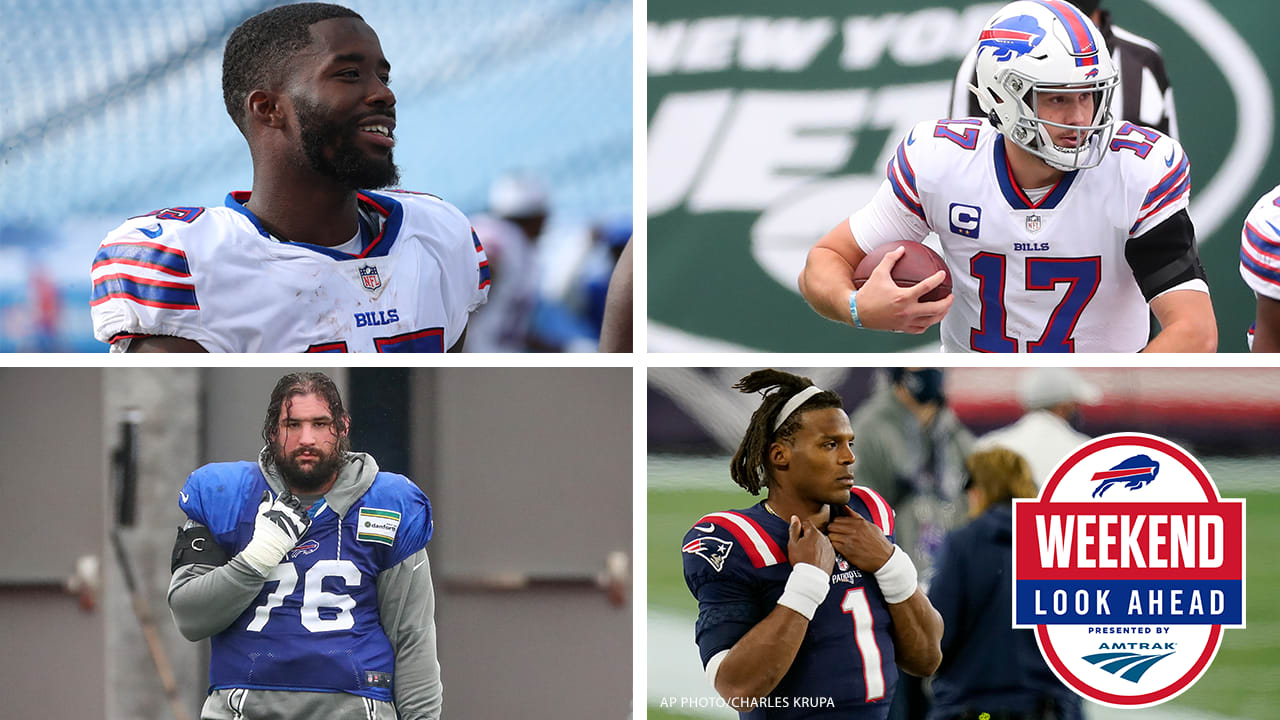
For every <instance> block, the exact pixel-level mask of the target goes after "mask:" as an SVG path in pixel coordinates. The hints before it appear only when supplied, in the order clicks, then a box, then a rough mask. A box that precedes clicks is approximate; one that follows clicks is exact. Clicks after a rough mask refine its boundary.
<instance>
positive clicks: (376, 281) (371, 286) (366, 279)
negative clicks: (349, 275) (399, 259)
mask: <svg viewBox="0 0 1280 720" xmlns="http://www.w3.org/2000/svg"><path fill="white" fill-rule="evenodd" d="M360 282H361V283H362V284H363V285H364V289H365V290H368V291H369V292H374V291H375V290H377V289H378V288H380V287H382V278H380V277H378V268H377V267H376V266H373V265H362V266H361V267H360Z"/></svg>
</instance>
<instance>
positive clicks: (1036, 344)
mask: <svg viewBox="0 0 1280 720" xmlns="http://www.w3.org/2000/svg"><path fill="white" fill-rule="evenodd" d="M976 66H977V86H976V87H971V88H970V90H972V91H973V92H974V93H975V94H976V95H977V98H978V103H979V104H980V105H981V107H982V109H983V111H984V112H985V113H987V117H985V118H968V119H958V120H940V121H937V122H924V123H920V124H918V125H916V126H915V127H914V128H912V130H911V131H910V132H909V133H908V134H907V136H906V138H904V139H903V140H902V142H901V144H899V145H898V148H897V152H896V153H894V154H893V155H892V156H891V158H890V160H889V162H888V166H887V178H886V180H885V181H884V182H883V183H882V184H881V187H880V189H879V191H878V192H877V193H876V195H875V196H874V198H873V199H872V200H871V202H870V203H868V204H867V205H866V206H865V207H863V208H862V209H860V210H858V211H857V212H854V213H853V215H852V216H850V217H849V218H848V220H847V221H846V222H842V223H840V224H839V225H838V226H836V227H835V228H834V229H833V230H832V231H831V232H829V233H827V235H826V236H825V237H823V238H822V239H821V240H820V241H819V242H818V243H817V245H816V246H815V247H814V248H813V249H812V250H810V252H809V257H808V260H807V262H806V265H805V268H804V270H803V271H802V273H801V275H800V280H799V283H800V291H801V293H802V294H803V295H804V297H805V299H806V300H807V301H808V302H809V304H810V305H812V306H813V308H814V309H815V310H816V311H817V312H818V313H819V314H821V315H822V316H823V317H826V318H829V319H831V320H836V321H839V322H844V323H847V324H850V325H854V326H856V327H866V328H874V329H881V330H897V331H905V332H913V333H920V332H924V330H926V329H927V328H928V327H930V326H932V325H934V324H935V323H937V322H939V321H941V323H942V327H941V329H942V345H943V349H944V350H945V351H947V352H1137V351H1147V352H1155V351H1174V352H1178V351H1181V352H1213V351H1214V350H1215V349H1216V348H1217V328H1216V323H1215V321H1214V316H1213V306H1212V304H1211V303H1210V300H1209V287H1208V284H1207V283H1206V281H1205V273H1204V268H1203V267H1202V266H1201V264H1200V258H1199V255H1198V253H1197V251H1196V240H1195V230H1194V228H1193V227H1192V224H1191V219H1190V218H1189V217H1188V215H1187V203H1188V200H1189V198H1190V193H1191V163H1190V160H1189V159H1188V157H1187V154H1186V152H1185V151H1184V150H1183V149H1182V146H1181V145H1179V144H1178V142H1177V141H1176V140H1174V139H1173V138H1170V137H1168V136H1167V135H1164V134H1162V133H1160V132H1158V131H1156V130H1153V129H1151V128H1147V127H1142V126H1139V125H1134V124H1132V123H1117V122H1115V121H1114V119H1113V117H1112V114H1111V105H1112V93H1113V91H1114V90H1115V88H1116V84H1117V82H1118V77H1119V75H1118V72H1117V70H1116V68H1115V66H1114V65H1113V64H1112V60H1111V55H1110V54H1109V53H1108V52H1107V48H1106V46H1105V44H1104V42H1103V39H1102V35H1101V33H1099V32H1098V30H1097V28H1095V27H1094V26H1093V24H1092V23H1091V22H1090V20H1089V19H1088V18H1087V17H1086V16H1085V15H1084V14H1082V13H1081V12H1080V11H1079V10H1077V9H1076V8H1075V7H1074V6H1072V5H1070V4H1068V3H1066V2H1064V1H1063V0H1019V1H1018V2H1013V3H1010V4H1008V5H1006V6H1005V7H1003V8H1002V9H1000V10H999V11H997V12H996V14H995V15H994V16H992V18H991V19H990V20H988V21H987V23H986V25H985V26H984V28H983V30H982V33H981V35H980V36H979V40H978V55H977V61H976ZM930 232H936V233H937V234H938V238H939V241H940V243H941V246H942V253H943V257H944V258H945V260H946V262H947V266H948V268H949V269H950V271H951V276H952V287H953V293H952V295H951V296H949V297H946V298H943V299H941V300H937V301H933V302H928V303H920V302H916V301H917V299H918V298H919V297H921V296H922V295H923V294H924V293H926V292H928V291H929V290H931V289H933V288H934V287H936V286H937V285H938V283H940V282H941V281H942V278H943V273H941V272H938V273H936V274H935V275H934V276H932V277H930V278H927V279H925V280H923V281H921V282H920V283H918V284H917V285H915V286H913V287H908V288H899V287H897V286H896V285H895V284H894V282H893V281H892V280H891V279H890V272H891V269H892V267H893V264H894V263H895V262H896V261H897V259H898V258H899V257H901V255H902V250H895V251H893V252H891V253H889V254H888V255H887V256H886V257H885V259H884V260H883V261H882V262H881V263H880V264H879V265H878V266H877V267H876V269H875V272H873V273H872V275H871V277H870V278H869V279H868V281H867V283H866V284H865V285H864V286H863V288H862V289H860V290H858V291H857V292H855V291H854V286H853V280H852V275H853V269H854V268H856V267H857V265H858V263H859V262H860V261H861V260H862V259H863V258H864V257H865V256H866V255H867V254H868V253H869V252H870V251H871V250H873V249H874V248H876V247H878V246H881V245H885V244H888V243H900V242H902V241H920V240H923V239H924V238H925V237H926V236H927V235H928V234H929V233H930ZM1152 313H1154V314H1155V316H1156V319H1157V320H1158V321H1159V323H1160V332H1159V333H1158V334H1156V335H1155V337H1154V338H1151V327H1150V315H1151V314H1152ZM1148 340H1149V342H1148Z"/></svg>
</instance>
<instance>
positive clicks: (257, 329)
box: [90, 190, 489, 352]
mask: <svg viewBox="0 0 1280 720" xmlns="http://www.w3.org/2000/svg"><path fill="white" fill-rule="evenodd" d="M248 199H249V193H247V192H236V193H231V194H229V195H228V196H227V199H226V203H225V207H208V208H204V207H173V208H166V209H164V210H158V211H156V212H153V213H148V214H147V215H142V216H139V217H135V218H131V219H130V220H128V221H126V222H125V223H124V224H123V225H121V226H120V227H119V228H117V229H115V230H113V231H112V232H111V233H110V234H109V235H107V237H106V239H105V240H103V241H102V245H101V247H100V248H99V249H98V254H97V256H96V257H95V258H94V264H93V271H92V276H93V294H92V299H91V301H90V305H91V311H92V315H93V329H94V335H95V337H97V338H98V339H99V340H101V341H102V342H106V343H111V349H112V350H113V351H117V352H119V351H124V350H126V349H127V348H128V343H129V340H130V339H132V338H135V337H140V336H150V335H167V336H174V337H180V338H185V339H188V340H192V341H195V342H197V343H199V344H200V345H201V346H203V347H204V348H205V349H206V350H209V351H211V352H444V351H446V350H448V349H449V348H450V347H452V346H453V345H454V344H455V343H457V341H458V339H459V338H460V337H461V336H462V333H463V331H464V330H465V329H466V323H467V315H468V313H470V312H471V311H472V310H474V309H475V308H477V307H479V306H480V305H481V304H483V303H484V301H485V299H486V297H487V295H488V291H489V290H488V289H489V263H488V260H487V258H486V257H485V254H484V249H483V248H482V247H481V246H480V241H479V240H478V239H477V238H476V237H475V234H474V233H473V232H472V231H471V228H470V225H469V224H468V222H467V219H466V217H465V216H464V215H463V214H462V213H461V212H459V211H458V210H457V209H456V208H454V207H453V206H452V205H450V204H449V203H447V202H445V201H443V200H441V199H439V198H437V197H434V196H431V195H423V194H418V193H410V192H406V191H396V190H391V191H386V192H378V193H374V192H368V191H363V192H360V193H359V194H358V200H359V208H360V221H359V225H360V234H359V236H358V238H353V240H352V242H350V243H347V244H346V245H343V246H341V247H339V248H331V247H323V246H319V245H311V244H307V243H303V242H281V241H279V240H277V239H275V238H273V237H271V235H270V234H269V233H268V232H267V231H266V230H265V229H264V228H263V226H262V225H261V223H260V222H259V221H258V219H257V218H256V217H254V215H253V213H251V212H249V210H248V209H246V208H245V207H244V204H245V202H247V201H248Z"/></svg>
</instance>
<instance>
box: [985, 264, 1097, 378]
mask: <svg viewBox="0 0 1280 720" xmlns="http://www.w3.org/2000/svg"><path fill="white" fill-rule="evenodd" d="M1005 260H1006V258H1005V256H1004V255H996V254H995V253H989V252H980V253H978V254H977V255H974V256H973V257H972V258H970V259H969V273H970V274H971V275H973V276H974V277H976V278H978V298H979V300H980V301H981V303H982V305H981V309H980V311H979V316H978V327H976V328H970V329H969V347H971V348H972V349H974V350H977V351H978V352H1017V351H1018V341H1017V340H1014V339H1013V338H1011V337H1009V336H1008V335H1006V334H1005V321H1006V313H1005V308H1004V285H1005ZM1026 277H1027V290H1054V289H1056V288H1057V286H1058V285H1060V284H1062V283H1066V284H1067V292H1066V294H1065V295H1063V296H1062V300H1061V301H1060V302H1059V303H1058V306H1057V307H1055V308H1054V309H1053V313H1052V314H1050V315H1049V322H1048V323H1047V324H1046V325H1045V328H1044V333H1042V334H1041V335H1040V339H1039V340H1031V341H1028V342H1027V348H1026V350H1027V352H1033V353H1041V352H1075V350H1076V341H1075V339H1073V338H1072V337H1071V333H1073V332H1075V329H1076V323H1077V322H1079V320H1080V314H1081V313H1083V312H1084V308H1085V306H1086V305H1088V304H1089V301H1090V300H1092V299H1093V296H1094V293H1096V292H1097V291H1098V283H1099V281H1100V280H1101V279H1102V258H1101V257H1099V256H1096V255H1095V256H1093V257H1084V258H1046V257H1029V258H1027V272H1026Z"/></svg>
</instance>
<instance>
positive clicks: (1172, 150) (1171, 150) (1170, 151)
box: [1164, 148, 1178, 167]
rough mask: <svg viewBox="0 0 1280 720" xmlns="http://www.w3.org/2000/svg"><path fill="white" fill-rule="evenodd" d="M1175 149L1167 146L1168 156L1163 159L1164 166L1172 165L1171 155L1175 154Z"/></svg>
mask: <svg viewBox="0 0 1280 720" xmlns="http://www.w3.org/2000/svg"><path fill="white" fill-rule="evenodd" d="M1177 152H1178V151H1177V149H1175V148H1169V158H1168V159H1167V160H1165V161H1164V166H1165V167H1173V156H1174V155H1176V154H1177Z"/></svg>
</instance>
